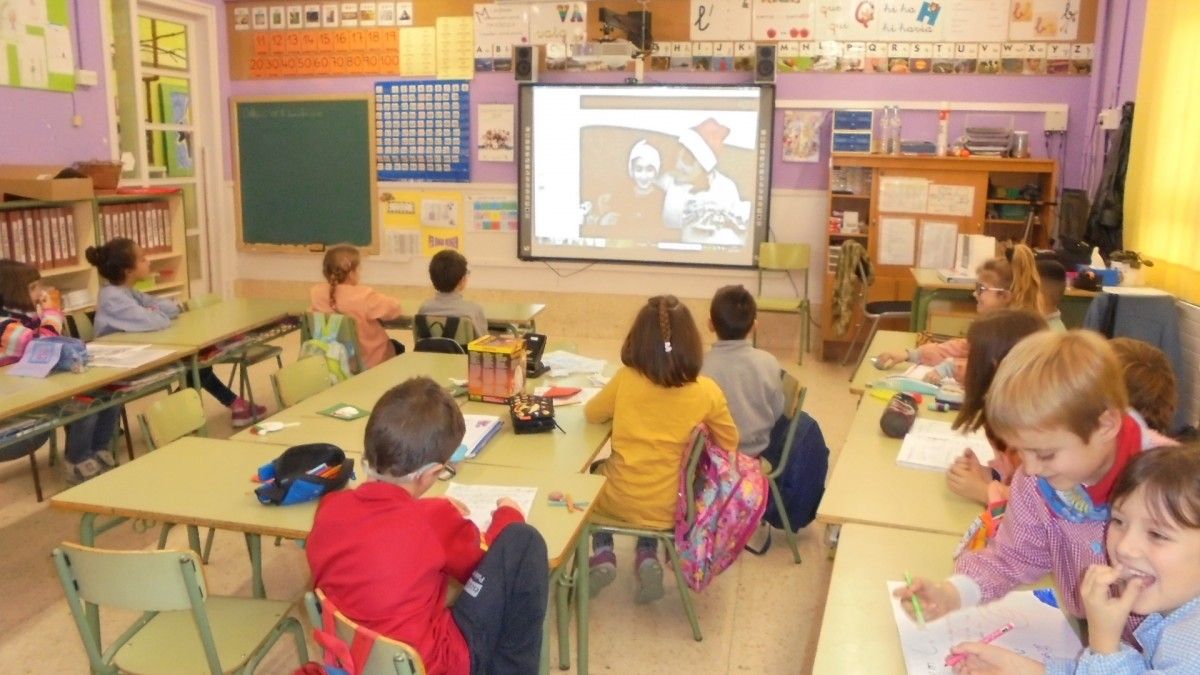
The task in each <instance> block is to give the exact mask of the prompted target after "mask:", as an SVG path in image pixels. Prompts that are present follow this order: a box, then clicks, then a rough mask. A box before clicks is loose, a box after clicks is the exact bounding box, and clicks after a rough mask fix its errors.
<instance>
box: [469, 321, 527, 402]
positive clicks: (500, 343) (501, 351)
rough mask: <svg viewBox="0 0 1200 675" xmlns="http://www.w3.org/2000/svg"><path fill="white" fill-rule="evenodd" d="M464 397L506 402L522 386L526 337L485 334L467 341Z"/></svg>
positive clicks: (473, 399) (523, 387) (519, 390)
mask: <svg viewBox="0 0 1200 675" xmlns="http://www.w3.org/2000/svg"><path fill="white" fill-rule="evenodd" d="M467 363H468V367H467V397H468V398H470V399H471V400H472V401H483V402H486V403H505V402H507V401H508V397H509V396H512V395H513V394H517V393H520V392H521V391H523V390H524V389H525V340H524V339H522V338H519V337H513V336H511V335H484V336H483V337H481V338H477V339H475V340H472V341H471V343H470V344H468V345H467Z"/></svg>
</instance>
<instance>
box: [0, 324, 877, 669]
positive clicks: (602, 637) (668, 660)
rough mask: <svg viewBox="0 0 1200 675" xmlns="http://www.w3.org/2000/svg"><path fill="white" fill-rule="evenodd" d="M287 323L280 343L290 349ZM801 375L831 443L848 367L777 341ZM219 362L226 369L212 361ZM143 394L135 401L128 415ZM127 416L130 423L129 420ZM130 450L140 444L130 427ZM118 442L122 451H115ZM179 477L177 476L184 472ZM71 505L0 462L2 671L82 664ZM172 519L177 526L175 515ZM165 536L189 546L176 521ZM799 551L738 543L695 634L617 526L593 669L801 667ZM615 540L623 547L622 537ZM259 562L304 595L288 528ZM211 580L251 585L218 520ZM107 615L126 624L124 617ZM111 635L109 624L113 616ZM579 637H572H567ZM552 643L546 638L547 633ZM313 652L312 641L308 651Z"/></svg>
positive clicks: (115, 542)
mask: <svg viewBox="0 0 1200 675" xmlns="http://www.w3.org/2000/svg"><path fill="white" fill-rule="evenodd" d="M562 339H565V340H568V341H571V342H573V343H574V344H576V345H577V346H578V347H579V351H580V352H582V353H585V354H589V355H594V356H604V357H607V358H609V359H610V360H616V356H617V354H618V352H619V349H620V344H619V343H618V342H615V341H611V340H604V341H601V340H595V339H590V338H588V337H586V336H562ZM296 342H297V341H296V339H295V338H294V337H291V338H288V339H285V340H284V341H282V342H281V344H282V345H283V346H284V347H285V350H287V354H286V355H285V356H286V357H287V358H289V359H290V358H294V353H295V349H296ZM779 356H780V358H781V359H782V360H783V361H782V362H784V363H785V364H787V365H785V367H787V368H788V369H789V370H792V371H793V372H795V373H796V374H797V376H798V377H799V378H800V380H801V382H803V383H804V384H806V385H807V386H808V388H809V390H808V398H807V400H806V402H805V408H806V409H807V410H808V411H809V412H810V413H811V414H812V415H813V416H814V417H815V418H816V419H817V421H818V422H819V423H820V424H821V426H822V430H823V431H824V433H825V437H826V440H827V442H828V444H829V446H830V448H832V449H833V450H834V451H835V457H836V451H837V450H839V449H840V448H841V444H842V440H843V439H844V438H845V436H846V431H847V426H848V424H849V421H850V419H851V416H852V415H851V414H850V413H851V412H852V410H853V408H854V406H855V404H856V401H855V398H854V397H852V396H851V395H850V394H849V391H848V387H847V377H848V375H849V371H848V369H847V368H839V367H837V366H836V364H830V363H823V362H819V361H816V360H815V359H811V358H807V359H805V363H804V366H803V367H798V366H796V365H795V362H794V357H795V354H794V352H793V353H787V354H783V353H781V354H779ZM271 367H272V366H271V365H268V364H264V365H260V366H258V367H256V368H255V369H253V379H254V385H255V391H256V392H257V393H258V394H259V396H260V398H262V399H270V398H271V395H270V391H271V389H270V384H269V382H268V379H267V375H268V373H269V372H270V369H271ZM219 373H220V374H224V372H223V370H222V371H219ZM205 404H206V406H207V408H208V413H209V419H210V423H209V432H210V435H212V436H214V437H221V438H223V437H225V436H228V435H229V433H230V427H229V415H228V412H226V411H225V410H223V409H222V408H220V406H218V405H217V404H216V403H215V402H214V401H213V399H212V398H211V397H208V396H205ZM143 406H144V404H139V405H134V406H131V408H130V418H131V419H134V416H135V415H136V413H137V412H138V411H139V410H140V409H141V408H142V407H143ZM135 426H136V423H135ZM134 438H135V442H136V445H137V447H138V448H139V450H138V451H139V452H142V451H144V448H143V444H142V443H141V438H140V433H139V432H135V434H134ZM121 454H122V456H124V451H123V450H122V452H121ZM39 460H40V463H41V467H42V476H43V481H44V483H43V484H44V485H47V493H48V494H54V493H55V492H57V491H59V490H61V489H63V487H64V484H63V482H62V478H61V476H60V474H59V472H58V467H48V466H46V452H45V450H43V451H41V453H40V456H39ZM185 479H186V478H185V477H182V476H181V477H179V478H178V480H185ZM77 527H78V518H77V517H76V516H74V515H72V514H68V513H63V512H59V511H55V510H52V509H50V508H49V506H48V505H47V504H46V503H42V504H38V503H37V502H36V501H34V496H33V485H32V481H31V480H30V476H29V465H28V463H27V462H25V461H16V462H8V463H6V464H3V465H0V600H2V604H0V663H4V664H8V665H6V666H4V667H3V671H4V672H5V673H84V672H87V663H86V658H85V656H84V653H83V647H82V644H81V642H80V640H79V637H78V634H77V633H76V631H75V627H74V624H73V623H72V621H71V618H70V615H69V613H68V610H67V607H66V604H65V602H64V600H63V597H62V591H61V589H60V588H59V585H58V581H57V578H56V577H55V576H54V572H53V567H52V565H51V561H50V551H51V549H52V548H53V547H54V546H55V545H56V544H57V543H58V542H60V541H63V540H77V539H78V530H77ZM177 529H181V528H177ZM156 537H157V528H156V527H150V528H149V529H148V530H147V529H146V528H145V527H133V526H131V525H130V524H125V525H122V526H121V527H120V528H117V529H115V530H113V531H111V532H109V533H107V534H104V535H103V536H102V537H101V538H100V544H101V545H102V546H105V547H111V548H135V547H138V548H140V547H151V546H153V545H154V542H155V540H156ZM172 537H173V539H172V541H173V543H174V544H175V545H177V546H184V545H186V544H185V540H184V535H183V533H182V532H175V533H173V535H172ZM799 537H800V542H801V547H802V548H801V553H802V555H803V557H804V562H803V564H801V565H794V564H793V563H792V559H791V554H790V552H789V551H788V549H787V546H786V544H785V543H784V541H783V539H782V537H781V536H779V535H778V534H777V535H776V537H775V543H774V546H772V548H771V550H770V551H769V552H768V553H767V554H766V555H764V556H762V557H755V556H752V555H744V556H742V557H741V558H740V559H739V561H738V562H737V563H736V564H735V565H734V566H733V567H732V568H730V569H729V570H728V571H726V572H725V573H724V574H723V575H721V577H720V578H719V579H717V580H716V581H715V582H714V583H713V584H712V585H711V586H710V587H709V588H708V589H706V590H705V591H704V592H703V593H702V594H700V595H698V596H697V597H696V599H695V604H696V610H697V612H698V614H699V617H700V625H701V628H702V630H703V631H704V640H703V641H701V642H694V641H693V640H692V637H691V631H690V630H689V628H688V623H687V618H686V617H685V616H684V614H683V610H682V607H681V606H680V603H679V597H678V595H677V594H676V593H675V590H674V586H673V582H671V581H668V589H667V591H668V592H667V596H666V597H665V598H664V599H663V600H661V601H659V602H657V603H654V604H651V605H635V604H634V603H633V581H632V575H631V574H630V571H631V565H632V562H631V561H632V542H631V541H630V542H621V541H620V540H618V553H619V555H620V560H619V565H618V568H619V570H620V571H619V576H618V580H617V582H616V583H614V584H613V585H612V586H610V587H609V588H608V589H606V590H605V591H604V592H603V593H602V594H601V595H600V596H599V597H598V598H596V599H595V600H594V601H593V602H592V605H591V607H592V612H591V624H590V625H591V649H590V654H591V670H592V671H593V672H600V673H603V672H618V673H628V674H631V675H633V674H640V673H665V672H672V671H674V672H695V673H733V672H748V673H803V672H806V671H807V670H808V669H809V665H810V663H811V660H812V654H813V649H814V645H815V643H816V639H817V635H818V632H819V628H820V617H821V613H822V610H823V607H824V602H825V590H826V587H827V585H828V582H829V574H830V566H831V565H830V562H829V559H828V556H827V550H826V547H825V544H824V528H823V527H822V526H820V525H813V526H810V527H809V528H807V529H805V530H803V531H802V532H800V535H799ZM621 546H624V547H625V549H622V548H621ZM264 560H265V563H264V570H265V577H266V581H267V589H268V593H269V595H270V596H271V597H275V598H296V597H299V596H300V594H301V593H302V592H303V590H304V589H305V588H306V586H307V585H308V583H309V578H308V570H307V567H306V565H305V562H304V555H303V552H302V551H301V550H300V549H299V548H298V547H297V546H296V544H294V543H292V542H284V543H283V545H282V546H280V547H278V548H276V547H274V546H271V545H270V544H269V543H266V544H265V545H264ZM205 571H206V574H207V579H208V583H209V585H210V587H211V589H212V590H213V592H215V593H218V594H220V593H227V594H239V595H244V594H248V593H249V574H248V573H249V568H248V564H247V561H246V555H245V548H244V545H243V543H242V538H241V537H240V536H236V535H234V534H231V533H218V535H217V540H216V546H215V548H214V552H213V556H212V561H211V562H210V564H209V565H208V566H207V568H206V570H205ZM105 616H106V617H108V618H106V624H107V623H109V621H108V619H112V618H115V619H116V620H115V621H112V623H111V625H112V626H114V627H117V626H124V625H125V623H123V622H126V621H127V618H126V617H109V616H108V615H105ZM107 634H108V635H109V636H112V635H114V634H115V633H114V632H113V631H112V630H109V631H108V633H107ZM573 644H574V641H573V640H572V645H573ZM552 646H553V645H552ZM311 653H312V654H314V655H315V654H316V652H315V650H313V651H312V652H311ZM295 666H296V662H295V655H294V652H293V651H292V648H291V646H290V643H289V642H287V640H286V638H285V640H284V641H283V642H281V646H277V647H276V648H275V650H274V651H273V653H272V655H271V656H270V658H269V659H268V661H267V662H265V663H264V664H263V666H262V667H261V668H260V670H259V672H263V673H290V672H291V671H292V669H294V668H295Z"/></svg>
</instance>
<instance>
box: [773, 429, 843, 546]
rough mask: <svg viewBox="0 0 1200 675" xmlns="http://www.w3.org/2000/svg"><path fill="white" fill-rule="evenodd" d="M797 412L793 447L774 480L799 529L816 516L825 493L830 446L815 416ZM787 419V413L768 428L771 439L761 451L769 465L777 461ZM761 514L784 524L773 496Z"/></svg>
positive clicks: (793, 521)
mask: <svg viewBox="0 0 1200 675" xmlns="http://www.w3.org/2000/svg"><path fill="white" fill-rule="evenodd" d="M796 414H797V415H800V421H799V423H798V424H797V426H796V435H795V437H793V438H792V451H791V453H790V454H789V455H788V461H787V466H786V467H784V472H783V473H782V474H780V475H779V477H778V478H776V479H775V482H776V483H777V484H778V485H779V492H780V496H781V497H783V505H784V508H785V509H787V516H788V521H789V522H790V523H791V525H792V527H793V528H794V529H795V530H796V531H799V530H800V528H802V527H805V526H806V525H808V524H809V523H811V522H812V521H813V519H815V518H816V517H817V508H818V507H819V506H820V505H821V497H823V496H825V475H826V474H827V473H829V446H827V445H826V444H825V436H824V434H822V433H821V427H820V426H819V425H818V424H817V421H816V420H814V419H813V418H812V417H811V416H810V415H809V414H808V413H806V412H804V411H803V410H800V411H798V412H797V413H796ZM790 422H791V420H789V419H788V418H787V417H786V416H784V417H780V418H779V419H778V420H777V421H776V422H775V426H774V428H772V429H771V441H770V443H769V444H768V445H767V449H766V450H764V451H763V454H762V456H763V457H764V458H766V459H767V460H768V461H770V462H771V466H778V465H779V458H780V456H781V455H782V454H783V445H784V443H786V442H787V432H788V425H789V423H790ZM763 517H764V518H765V519H766V520H767V522H769V523H770V524H771V525H772V526H773V527H778V528H781V529H782V528H783V519H782V518H780V517H779V510H778V509H776V508H775V500H774V499H768V500H767V512H766V514H765V515H764V516H763Z"/></svg>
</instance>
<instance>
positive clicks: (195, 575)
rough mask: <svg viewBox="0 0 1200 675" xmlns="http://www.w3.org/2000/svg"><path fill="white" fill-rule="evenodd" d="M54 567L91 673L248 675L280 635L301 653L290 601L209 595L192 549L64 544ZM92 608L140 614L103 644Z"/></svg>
mask: <svg viewBox="0 0 1200 675" xmlns="http://www.w3.org/2000/svg"><path fill="white" fill-rule="evenodd" d="M53 555H54V566H55V568H57V570H58V578H59V580H60V581H61V582H62V587H63V591H64V592H65V593H66V596H67V606H68V607H69V608H70V610H71V615H72V616H73V617H74V619H75V625H76V627H77V628H78V629H79V636H80V638H82V639H83V646H84V649H85V651H86V652H87V656H88V663H89V664H90V667H91V672H93V673H103V674H105V675H108V674H110V673H111V674H115V673H119V672H128V673H170V674H171V675H183V674H185V673H186V674H191V673H214V674H215V673H228V672H233V673H252V672H253V671H254V669H255V668H256V667H257V666H258V664H259V662H260V661H262V659H263V657H265V656H266V655H267V652H269V651H270V650H271V648H272V647H273V646H274V645H275V643H276V642H278V640H279V638H280V637H282V636H283V633H284V632H285V631H286V632H289V633H291V634H292V637H293V639H294V640H295V641H296V654H297V656H298V657H299V659H300V663H305V662H307V661H308V648H307V646H306V645H305V642H304V632H303V630H302V629H301V627H300V622H299V621H297V620H296V619H295V618H293V617H290V616H288V612H289V611H291V609H292V607H293V603H291V602H286V601H282V600H266V599H256V598H233V597H221V596H214V595H209V594H208V589H207V585H206V584H205V581H204V574H203V573H202V572H201V568H200V560H199V559H198V558H197V557H196V555H195V553H193V552H191V551H105V550H101V549H96V548H89V547H86V546H79V545H77V544H70V543H66V542H64V543H63V544H62V546H60V547H59V548H56V549H54V553H53ZM99 605H103V606H108V607H113V608H117V609H121V610H133V611H141V612H142V615H141V616H140V617H139V618H138V619H136V620H135V621H134V622H133V623H132V624H131V625H130V626H129V628H127V629H126V630H125V631H124V632H122V633H121V634H120V635H119V636H117V637H116V638H114V639H113V641H112V644H110V645H108V646H107V647H102V645H101V641H100V620H99V618H100V617H99V611H98V607H97V606H99Z"/></svg>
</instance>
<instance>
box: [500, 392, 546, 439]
mask: <svg viewBox="0 0 1200 675" xmlns="http://www.w3.org/2000/svg"><path fill="white" fill-rule="evenodd" d="M508 410H509V413H510V414H511V416H512V425H513V432H514V433H518V434H533V433H537V432H539V431H550V430H552V429H554V428H555V427H557V426H558V423H557V422H555V421H554V401H551V400H550V399H548V398H546V397H545V396H534V395H531V394H517V395H516V396H513V397H512V398H510V399H508Z"/></svg>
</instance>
